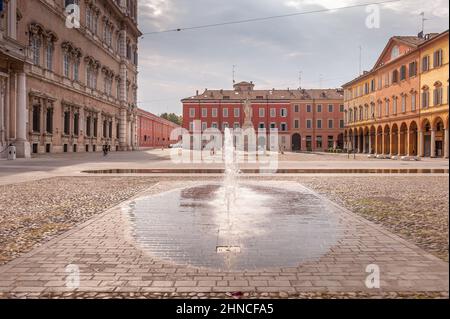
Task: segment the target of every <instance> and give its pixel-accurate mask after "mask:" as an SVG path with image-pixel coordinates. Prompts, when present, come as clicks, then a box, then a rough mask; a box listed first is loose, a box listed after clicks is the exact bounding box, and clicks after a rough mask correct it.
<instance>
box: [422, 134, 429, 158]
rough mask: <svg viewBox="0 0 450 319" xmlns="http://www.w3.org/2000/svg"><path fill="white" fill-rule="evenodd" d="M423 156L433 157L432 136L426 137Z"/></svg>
mask: <svg viewBox="0 0 450 319" xmlns="http://www.w3.org/2000/svg"><path fill="white" fill-rule="evenodd" d="M423 155H424V156H425V157H430V156H431V136H430V135H425V136H424V150H423Z"/></svg>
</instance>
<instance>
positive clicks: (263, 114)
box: [258, 107, 266, 117]
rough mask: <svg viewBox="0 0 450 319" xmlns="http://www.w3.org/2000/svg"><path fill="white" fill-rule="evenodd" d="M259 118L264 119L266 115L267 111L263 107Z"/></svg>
mask: <svg viewBox="0 0 450 319" xmlns="http://www.w3.org/2000/svg"><path fill="white" fill-rule="evenodd" d="M258 113H259V117H264V116H265V114H266V110H265V109H264V108H263V107H260V108H259V110H258Z"/></svg>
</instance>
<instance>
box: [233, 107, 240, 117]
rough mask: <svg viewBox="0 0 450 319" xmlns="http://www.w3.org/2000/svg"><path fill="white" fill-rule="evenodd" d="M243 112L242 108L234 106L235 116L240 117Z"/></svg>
mask: <svg viewBox="0 0 450 319" xmlns="http://www.w3.org/2000/svg"><path fill="white" fill-rule="evenodd" d="M240 114H241V110H240V109H239V108H237V107H236V108H234V117H239V116H240Z"/></svg>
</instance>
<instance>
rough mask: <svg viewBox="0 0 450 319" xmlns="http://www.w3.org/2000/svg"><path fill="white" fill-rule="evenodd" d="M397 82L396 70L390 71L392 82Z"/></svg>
mask: <svg viewBox="0 0 450 319" xmlns="http://www.w3.org/2000/svg"><path fill="white" fill-rule="evenodd" d="M397 82H398V70H394V71H392V83H397Z"/></svg>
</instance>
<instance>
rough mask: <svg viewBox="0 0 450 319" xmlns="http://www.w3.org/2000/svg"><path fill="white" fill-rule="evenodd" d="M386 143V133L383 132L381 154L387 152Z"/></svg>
mask: <svg viewBox="0 0 450 319" xmlns="http://www.w3.org/2000/svg"><path fill="white" fill-rule="evenodd" d="M385 144H386V135H385V134H384V132H383V133H381V154H383V155H384V152H385Z"/></svg>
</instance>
